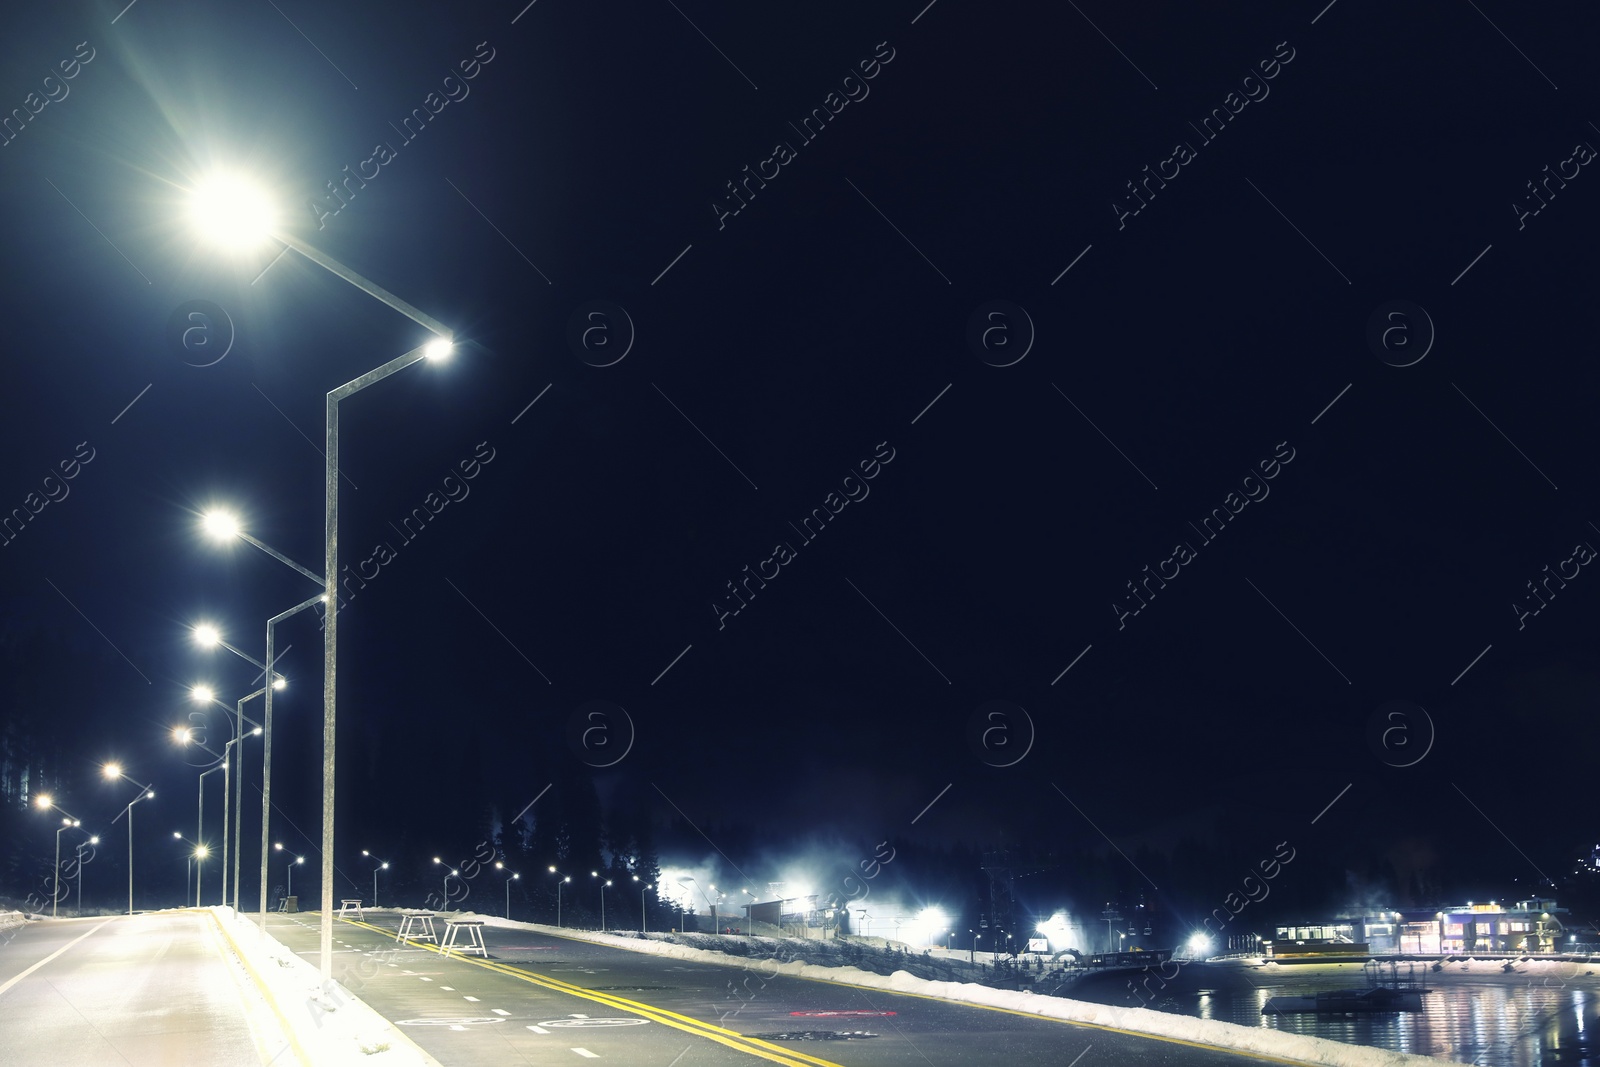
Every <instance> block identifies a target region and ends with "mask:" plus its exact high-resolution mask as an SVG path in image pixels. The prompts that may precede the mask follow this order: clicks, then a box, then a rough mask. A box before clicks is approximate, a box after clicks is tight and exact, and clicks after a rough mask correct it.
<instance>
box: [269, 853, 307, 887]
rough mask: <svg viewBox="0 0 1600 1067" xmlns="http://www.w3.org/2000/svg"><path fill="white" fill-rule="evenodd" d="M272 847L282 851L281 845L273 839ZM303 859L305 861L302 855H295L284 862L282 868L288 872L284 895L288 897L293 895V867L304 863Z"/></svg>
mask: <svg viewBox="0 0 1600 1067" xmlns="http://www.w3.org/2000/svg"><path fill="white" fill-rule="evenodd" d="M272 847H273V849H274V850H276V851H278V852H282V851H283V845H281V844H279V843H278V842H276V841H274V842H273V843H272ZM285 858H286V859H287V857H285ZM305 861H306V858H305V857H304V856H296V857H295V858H294V859H292V860H287V862H286V863H285V864H284V869H285V870H287V871H288V872H289V874H288V883H289V884H288V890H287V891H286V892H285V893H284V896H289V897H292V896H294V869H295V867H296V866H297V865H300V864H304V863H305Z"/></svg>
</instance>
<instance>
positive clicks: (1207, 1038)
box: [451, 912, 1439, 1067]
mask: <svg viewBox="0 0 1600 1067" xmlns="http://www.w3.org/2000/svg"><path fill="white" fill-rule="evenodd" d="M451 916H452V917H453V918H469V917H470V918H473V919H481V920H483V922H484V924H485V925H488V926H498V927H505V928H507V929H516V930H536V931H538V932H540V933H544V934H553V935H556V936H559V937H568V938H572V939H574V940H579V941H590V942H593V943H594V944H598V945H610V946H613V947H615V948H621V949H627V950H628V951H630V952H643V953H647V954H649V955H653V956H667V957H670V958H672V959H679V960H689V961H693V962H696V963H709V964H715V965H717V966H721V967H742V968H744V969H746V970H750V971H752V972H755V973H757V974H758V975H761V976H765V977H771V976H772V975H775V974H785V975H791V976H793V977H796V978H807V979H811V980H814V981H819V982H834V983H838V984H841V985H851V986H859V987H861V988H863V989H881V990H884V991H887V992H890V993H911V994H915V995H917V996H924V997H936V998H938V999H940V1000H949V1001H954V1002H957V1003H963V1004H978V1005H982V1006H985V1007H991V1008H1005V1009H1007V1010H1009V1011H1017V1012H1023V1013H1026V1014H1029V1015H1038V1016H1042V1017H1044V1018H1047V1019H1061V1020H1065V1021H1067V1022H1074V1023H1086V1024H1088V1025H1091V1026H1099V1027H1105V1028H1106V1029H1111V1030H1120V1031H1123V1032H1125V1033H1131V1034H1142V1035H1147V1036H1151V1037H1164V1038H1171V1039H1174V1040H1178V1041H1190V1042H1194V1043H1195V1044H1200V1045H1210V1046H1213V1047H1217V1048H1224V1049H1233V1050H1237V1051H1241V1052H1254V1053H1259V1054H1261V1055H1264V1056H1273V1057H1277V1058H1279V1059H1284V1060H1292V1061H1295V1062H1298V1063H1304V1064H1313V1065H1316V1067H1421V1065H1423V1064H1427V1065H1429V1067H1438V1064H1439V1061H1438V1060H1435V1059H1432V1058H1429V1057H1427V1056H1413V1055H1409V1054H1406V1053H1401V1052H1389V1051H1386V1050H1384V1049H1377V1048H1370V1047H1368V1046H1366V1045H1347V1044H1344V1043H1343V1042H1340V1041H1329V1040H1327V1039H1326V1038H1320V1037H1308V1036H1304V1035H1301V1034H1291V1033H1286V1032H1284V1031H1282V1030H1272V1029H1267V1028H1265V1027H1253V1026H1240V1025H1238V1024H1237V1023H1226V1022H1221V1021H1219V1020H1216V1019H1196V1018H1193V1017H1191V1016H1187V1015H1174V1014H1172V1013H1170V1012H1164V1011H1152V1010H1151V1009H1149V1008H1123V1007H1115V1006H1112V1005H1107V1004H1091V1003H1089V1002H1087V1001H1082V1000H1067V999H1064V998H1061V997H1047V996H1040V995H1038V994H1036V993H1033V992H1031V991H1024V992H1014V991H1011V990H1006V989H991V988H990V987H988V986H982V985H976V984H974V983H971V982H934V981H928V980H927V979H923V978H918V977H916V976H915V975H912V974H909V973H907V972H905V971H896V972H894V973H893V974H890V975H881V974H874V973H872V972H871V971H863V970H861V969H860V968H858V967H822V966H818V965H816V964H812V963H802V962H800V961H798V960H796V961H792V962H788V963H783V962H780V961H778V960H775V959H771V958H765V959H763V958H761V957H758V956H748V957H737V956H730V955H729V954H727V953H725V952H713V951H710V950H707V949H699V948H689V947H687V946H685V945H673V944H669V943H667V942H664V941H649V940H645V939H642V938H636V937H621V936H619V935H616V934H598V933H594V932H591V931H580V930H567V929H558V928H556V927H554V926H543V925H539V924H537V923H522V922H511V921H509V920H506V919H502V918H500V917H498V916H494V915H477V914H470V913H455V912H452V913H451Z"/></svg>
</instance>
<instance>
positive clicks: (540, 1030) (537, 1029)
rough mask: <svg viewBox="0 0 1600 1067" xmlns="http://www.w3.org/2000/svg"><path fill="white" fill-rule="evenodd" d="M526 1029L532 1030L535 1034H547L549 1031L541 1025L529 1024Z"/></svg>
mask: <svg viewBox="0 0 1600 1067" xmlns="http://www.w3.org/2000/svg"><path fill="white" fill-rule="evenodd" d="M528 1029H529V1030H532V1031H533V1032H534V1033H536V1034H548V1033H549V1032H550V1031H548V1030H546V1029H545V1028H544V1027H542V1026H530V1027H528Z"/></svg>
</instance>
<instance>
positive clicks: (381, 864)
mask: <svg viewBox="0 0 1600 1067" xmlns="http://www.w3.org/2000/svg"><path fill="white" fill-rule="evenodd" d="M361 854H362V855H363V856H365V857H367V858H368V859H370V860H371V861H372V862H374V863H376V864H377V866H376V867H374V868H372V906H373V907H374V908H376V907H377V906H378V872H379V871H387V870H388V869H389V861H388V860H380V859H379V858H378V857H376V856H374V855H373V854H372V853H370V852H368V851H367V850H366V849H362V850H361Z"/></svg>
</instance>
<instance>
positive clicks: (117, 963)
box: [0, 912, 266, 1067]
mask: <svg viewBox="0 0 1600 1067" xmlns="http://www.w3.org/2000/svg"><path fill="white" fill-rule="evenodd" d="M7 938H9V939H8V940H7ZM0 941H3V942H4V944H3V946H0V1063H3V1064H5V1065H6V1067H35V1065H38V1067H46V1065H48V1067H59V1065H61V1064H74V1065H83V1067H89V1065H98V1064H119V1065H121V1064H127V1065H130V1067H146V1065H149V1067H155V1065H168V1064H182V1065H185V1067H190V1065H195V1064H206V1065H208V1067H209V1065H213V1064H215V1065H217V1067H230V1065H234V1064H240V1065H243V1064H250V1065H256V1064H261V1063H263V1062H265V1059H266V1057H264V1056H263V1055H261V1053H260V1052H259V1051H258V1047H257V1043H256V1039H255V1037H254V1036H252V1033H251V1030H250V1024H249V1022H248V1018H249V1016H248V1014H247V1009H246V1007H245V1001H244V999H243V996H242V994H241V990H240V986H239V984H238V980H237V978H236V975H235V971H234V965H233V964H231V963H229V962H228V961H227V959H226V957H225V956H224V955H223V951H222V948H221V945H220V942H219V940H218V937H217V934H216V933H215V926H214V925H213V921H212V919H211V918H210V917H209V916H207V915H204V914H201V913H197V912H165V913H159V914H153V915H136V916H133V917H127V916H118V917H115V918H110V919H107V918H90V919H60V920H46V921H42V922H32V923H28V924H27V925H26V926H23V927H21V928H20V929H18V930H16V931H8V932H7V933H6V934H4V935H0Z"/></svg>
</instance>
